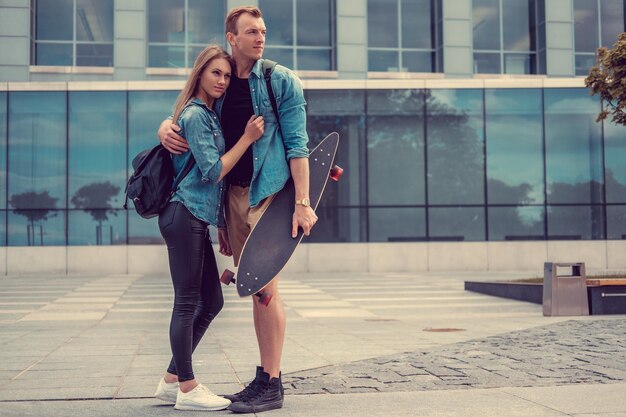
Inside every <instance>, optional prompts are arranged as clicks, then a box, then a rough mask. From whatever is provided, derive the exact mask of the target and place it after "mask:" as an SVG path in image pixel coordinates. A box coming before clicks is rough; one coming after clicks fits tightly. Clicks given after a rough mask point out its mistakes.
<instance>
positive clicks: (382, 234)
mask: <svg viewBox="0 0 626 417" xmlns="http://www.w3.org/2000/svg"><path fill="white" fill-rule="evenodd" d="M369 232H370V242H416V241H424V240H426V210H425V209H423V208H413V207H411V208H371V209H369Z"/></svg>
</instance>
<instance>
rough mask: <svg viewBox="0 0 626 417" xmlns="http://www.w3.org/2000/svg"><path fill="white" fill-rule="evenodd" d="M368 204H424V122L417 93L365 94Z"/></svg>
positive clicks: (384, 92) (420, 100) (385, 92)
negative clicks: (366, 107) (366, 108)
mask: <svg viewBox="0 0 626 417" xmlns="http://www.w3.org/2000/svg"><path fill="white" fill-rule="evenodd" d="M367 106H368V119H367V148H368V170H369V173H368V182H369V186H368V189H369V203H370V204H383V205H390V204H423V203H424V201H425V200H424V120H423V113H422V112H423V110H422V109H423V94H422V91H421V90H379V91H377V90H370V91H368V93H367Z"/></svg>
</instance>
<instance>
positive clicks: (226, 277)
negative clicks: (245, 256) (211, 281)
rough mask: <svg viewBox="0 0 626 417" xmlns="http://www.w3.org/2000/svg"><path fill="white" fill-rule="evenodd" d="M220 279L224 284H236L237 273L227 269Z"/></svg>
mask: <svg viewBox="0 0 626 417" xmlns="http://www.w3.org/2000/svg"><path fill="white" fill-rule="evenodd" d="M220 281H222V284H224V285H229V284H230V283H231V282H232V283H233V284H234V283H235V273H234V272H233V271H231V270H228V269H225V270H224V272H223V273H222V276H221V277H220Z"/></svg>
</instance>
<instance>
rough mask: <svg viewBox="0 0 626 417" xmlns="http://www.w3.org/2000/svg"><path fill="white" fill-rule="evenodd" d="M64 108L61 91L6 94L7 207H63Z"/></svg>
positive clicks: (64, 158)
mask: <svg viewBox="0 0 626 417" xmlns="http://www.w3.org/2000/svg"><path fill="white" fill-rule="evenodd" d="M65 109H66V104H65V92H30V91H28V92H10V93H9V186H8V199H9V207H10V208H12V209H18V210H27V209H39V208H41V209H55V208H64V207H66V201H65V199H66V188H65V174H66V166H65V165H66V157H65V153H66V111H65ZM37 216H39V214H36V217H37Z"/></svg>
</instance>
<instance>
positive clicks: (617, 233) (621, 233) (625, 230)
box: [606, 206, 626, 240]
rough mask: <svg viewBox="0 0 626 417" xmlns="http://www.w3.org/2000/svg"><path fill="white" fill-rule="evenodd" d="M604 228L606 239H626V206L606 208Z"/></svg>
mask: <svg viewBox="0 0 626 417" xmlns="http://www.w3.org/2000/svg"><path fill="white" fill-rule="evenodd" d="M606 227H607V231H606V238H607V239H609V240H622V239H626V206H607V208H606Z"/></svg>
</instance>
